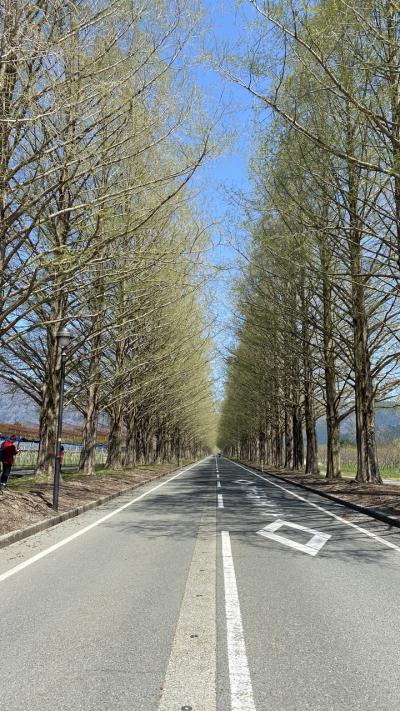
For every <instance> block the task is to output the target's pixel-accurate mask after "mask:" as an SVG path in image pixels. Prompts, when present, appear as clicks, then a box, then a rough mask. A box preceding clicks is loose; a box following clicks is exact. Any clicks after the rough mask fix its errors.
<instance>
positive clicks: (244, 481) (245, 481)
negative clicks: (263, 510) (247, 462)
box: [234, 479, 253, 486]
mask: <svg viewBox="0 0 400 711" xmlns="http://www.w3.org/2000/svg"><path fill="white" fill-rule="evenodd" d="M234 483H235V484H247V486H249V485H250V484H252V483H253V482H252V481H249V480H248V479H235V481H234Z"/></svg>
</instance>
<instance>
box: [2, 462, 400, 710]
mask: <svg viewBox="0 0 400 711" xmlns="http://www.w3.org/2000/svg"><path fill="white" fill-rule="evenodd" d="M217 470H218V471H217ZM399 590H400V531H399V530H398V529H389V528H388V527H387V526H386V525H385V524H383V523H380V522H377V521H374V520H373V519H369V518H368V517H366V516H363V515H360V514H358V513H356V512H352V511H351V510H350V509H347V508H344V507H341V506H339V505H337V504H334V503H333V502H329V501H327V500H325V499H322V498H320V497H318V496H316V495H313V494H310V493H308V492H307V493H305V492H303V491H300V490H298V489H296V488H295V487H294V486H292V485H286V484H284V485H282V484H279V482H277V481H276V480H274V479H272V478H269V477H268V476H267V475H266V476H265V477H262V476H261V475H258V474H257V473H255V472H252V471H250V470H249V469H247V468H243V467H240V466H239V465H236V464H233V463H232V462H229V461H228V460H225V459H216V458H215V457H210V458H209V459H207V460H205V461H204V462H201V463H199V464H197V465H195V466H194V467H191V468H189V469H188V470H182V472H181V473H179V474H177V475H174V476H172V477H171V476H167V477H165V479H163V480H161V482H160V483H157V484H156V485H154V483H153V484H148V485H146V486H144V487H142V488H141V489H137V490H135V492H133V493H132V494H131V495H130V496H124V497H121V498H119V499H117V500H113V501H112V502H109V503H108V504H106V505H104V506H102V507H100V508H98V509H95V510H92V511H90V512H87V513H86V514H83V515H82V516H80V517H78V518H75V519H71V520H70V521H67V522H65V523H63V524H60V525H59V526H56V527H55V528H53V529H50V530H48V531H43V532H42V533H40V534H37V535H36V536H33V537H31V538H29V539H27V540H26V541H21V542H19V543H16V544H13V545H12V546H9V547H8V548H5V549H2V550H0V651H1V657H0V658H1V662H2V663H1V665H0V708H1V709H4V711H16V710H18V711H36V710H37V711H39V710H40V711H50V709H52V711H53V710H54V709H56V710H60V711H61V710H68V711H72V710H75V709H85V710H87V711H91V710H92V709H93V710H94V709H96V711H103V710H104V711H106V710H107V711H120V710H122V709H123V710H126V711H127V710H128V709H129V711H141V710H143V711H175V710H176V711H181V710H182V709H183V710H184V711H191V710H193V711H216V710H217V709H218V711H270V710H273V711H304V710H308V709H309V710H310V711H319V710H321V711H330V710H332V711H333V710H334V711H338V710H339V711H358V710H361V709H362V710H363V711H383V710H385V711H389V709H390V710H391V711H392V710H393V709H394V710H396V709H398V708H400V683H399V682H400V664H399V662H400V651H399V649H400V648H399V640H400V623H399V615H398V601H399Z"/></svg>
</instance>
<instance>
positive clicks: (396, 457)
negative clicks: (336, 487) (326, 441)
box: [318, 439, 400, 476]
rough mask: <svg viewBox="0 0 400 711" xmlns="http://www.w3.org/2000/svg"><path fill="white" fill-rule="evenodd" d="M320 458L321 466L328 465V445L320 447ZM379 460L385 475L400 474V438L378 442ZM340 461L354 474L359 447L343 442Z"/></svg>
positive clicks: (348, 471)
mask: <svg viewBox="0 0 400 711" xmlns="http://www.w3.org/2000/svg"><path fill="white" fill-rule="evenodd" d="M318 459H319V462H320V465H321V468H324V467H325V466H326V445H320V447H319V448H318ZM378 460H379V466H380V469H381V473H382V475H383V476H385V474H387V475H388V476H389V475H391V476H399V475H400V440H398V439H395V440H392V441H390V442H380V443H378ZM340 461H341V465H342V468H343V471H344V472H345V473H349V474H352V473H353V472H356V470H357V449H356V447H355V446H353V445H348V444H343V445H342V446H341V448H340Z"/></svg>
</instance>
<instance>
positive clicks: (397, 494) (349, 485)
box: [243, 462, 400, 519]
mask: <svg viewBox="0 0 400 711" xmlns="http://www.w3.org/2000/svg"><path fill="white" fill-rule="evenodd" d="M243 463H244V462H243ZM247 464H248V465H249V466H253V467H254V468H255V469H260V467H259V466H258V465H257V464H255V463H254V462H253V464H252V463H251V462H247ZM268 471H269V472H271V474H275V475H276V476H283V477H285V479H287V480H290V481H292V482H293V483H294V484H304V485H305V486H310V487H312V488H313V489H318V491H320V492H321V493H324V494H325V493H326V494H332V495H333V496H337V497H338V498H339V499H342V500H343V501H348V502H350V503H352V504H358V505H359V506H365V507H368V508H372V509H377V510H378V511H381V512H382V513H384V514H386V515H387V516H393V517H395V518H399V519H400V486H398V485H396V484H379V485H377V484H359V483H358V482H356V481H354V479H337V480H335V481H328V480H327V479H325V478H324V477H322V476H311V475H309V474H304V473H303V472H292V471H287V470H285V469H274V468H273V467H268ZM265 473H268V472H267V470H265Z"/></svg>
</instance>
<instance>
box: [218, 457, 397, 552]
mask: <svg viewBox="0 0 400 711" xmlns="http://www.w3.org/2000/svg"><path fill="white" fill-rule="evenodd" d="M230 461H232V463H233V464H236V466H238V467H241V468H242V469H244V470H245V471H248V472H249V473H250V474H253V475H254V476H258V478H259V479H262V480H263V481H265V482H266V483H267V484H271V485H272V486H276V487H277V488H278V489H282V491H286V493H287V494H290V495H291V496H294V498H296V499H300V501H304V503H306V504H308V505H309V506H312V507H313V508H315V509H318V510H319V511H323V512H324V513H325V514H326V515H327V516H330V517H331V518H334V519H336V521H340V522H341V523H345V524H346V526H350V528H355V529H356V530H357V531H360V533H362V534H364V535H365V536H368V537H369V538H372V539H374V540H376V541H379V543H382V545H384V546H386V547H387V548H391V549H392V550H395V551H396V552H397V553H400V547H399V546H396V544H395V543H391V542H390V541H385V539H384V538H382V537H381V536H378V534H376V533H372V531H367V529H366V528H363V527H362V526H358V524H356V523H352V522H351V521H346V519H345V518H342V516H338V514H334V513H333V512H332V511H328V509H324V508H323V506H318V504H315V503H314V502H313V501H308V499H305V498H304V497H303V496H300V495H299V494H296V492H294V491H290V489H285V487H284V486H282V485H281V484H276V483H275V482H274V481H270V480H269V479H266V478H265V476H261V474H258V473H257V471H255V470H253V469H251V468H249V467H245V466H244V465H243V464H239V463H238V462H234V461H233V460H230ZM267 475H268V476H269V474H267ZM276 478H277V479H279V477H276ZM287 483H289V484H290V483H291V482H287ZM313 493H314V492H313ZM316 493H317V492H316ZM318 496H319V494H318ZM338 503H341V502H338ZM341 505H342V506H346V504H341ZM372 518H373V517H372Z"/></svg>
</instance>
